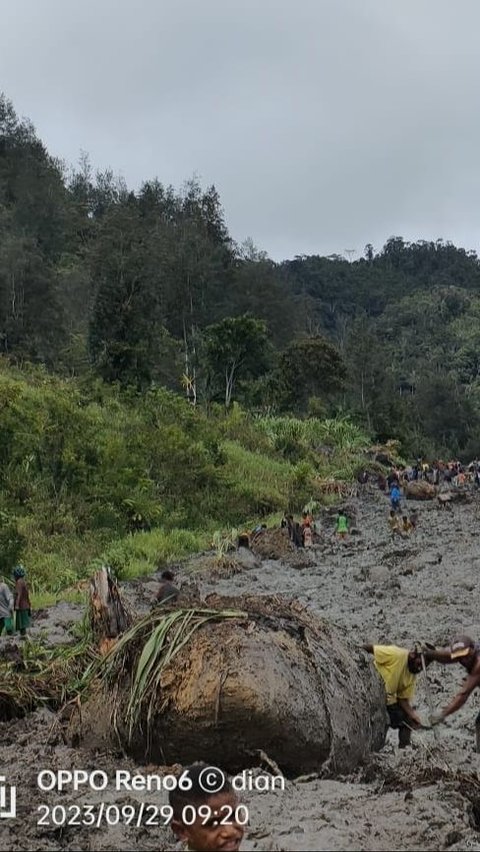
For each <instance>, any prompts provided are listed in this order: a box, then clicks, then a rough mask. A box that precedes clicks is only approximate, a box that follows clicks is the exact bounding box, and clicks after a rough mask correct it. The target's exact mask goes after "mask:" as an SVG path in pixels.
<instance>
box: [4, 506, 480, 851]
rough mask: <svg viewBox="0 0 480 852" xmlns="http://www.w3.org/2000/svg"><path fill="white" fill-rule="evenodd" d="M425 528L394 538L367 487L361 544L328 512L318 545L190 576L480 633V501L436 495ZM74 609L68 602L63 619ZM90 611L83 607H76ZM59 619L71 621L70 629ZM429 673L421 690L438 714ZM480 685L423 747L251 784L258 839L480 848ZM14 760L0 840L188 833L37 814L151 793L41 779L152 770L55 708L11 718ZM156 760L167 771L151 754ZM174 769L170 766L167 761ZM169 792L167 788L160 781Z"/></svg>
mask: <svg viewBox="0 0 480 852" xmlns="http://www.w3.org/2000/svg"><path fill="white" fill-rule="evenodd" d="M415 505H416V506H418V512H419V528H418V529H417V531H416V532H415V533H414V534H413V535H412V536H411V537H410V538H408V539H398V538H397V539H396V540H395V541H393V542H392V540H391V536H390V533H389V530H388V526H387V515H388V501H387V498H386V497H384V496H383V495H381V494H379V493H377V492H374V491H371V492H370V491H368V490H365V492H364V493H363V495H361V497H360V498H359V499H358V500H357V501H355V505H354V510H355V515H356V521H355V526H356V529H358V531H359V534H358V535H355V536H352V537H351V539H350V541H349V543H348V544H345V545H344V544H343V543H337V542H336V541H335V540H334V539H333V537H332V533H333V521H332V520H331V519H330V518H329V517H328V516H327V515H326V516H325V519H324V524H323V527H324V538H323V542H322V544H321V545H320V546H319V547H318V548H314V549H313V550H312V551H311V552H309V553H305V554H304V553H303V552H302V553H300V554H298V553H294V554H290V553H289V552H287V553H286V554H285V556H284V558H282V560H271V559H270V560H269V559H267V560H263V561H260V560H251V561H250V562H249V561H248V560H246V562H245V565H244V568H243V570H240V571H235V572H230V575H229V576H225V577H222V576H221V574H220V575H219V576H217V577H215V579H213V580H211V581H209V580H208V578H207V576H206V575H205V573H201V572H200V573H199V572H198V571H197V570H195V574H193V575H192V573H191V570H190V569H191V566H189V565H188V564H186V565H185V566H184V567H183V569H182V571H181V572H179V580H180V582H182V581H184V582H185V583H188V584H189V586H191V585H192V583H193V584H194V585H196V586H197V587H198V589H199V591H200V593H201V595H202V597H203V598H208V596H209V595H210V594H212V593H216V594H225V595H245V594H249V593H254V594H260V595H262V594H265V595H270V594H272V593H274V594H278V593H282V594H285V595H286V596H287V597H297V598H298V599H299V600H300V601H301V602H302V603H304V604H306V605H307V606H308V607H309V608H310V609H311V610H312V611H313V612H315V613H318V614H320V615H322V616H324V617H325V618H327V619H328V620H330V621H332V622H333V623H334V624H335V625H336V626H337V627H338V628H339V629H340V630H342V631H345V634H346V635H348V637H349V638H350V639H353V640H354V641H358V643H359V644H360V643H362V642H367V641H368V642H395V643H397V644H400V645H404V646H405V647H406V646H410V645H412V644H413V643H414V642H415V641H419V640H428V641H432V642H435V643H436V644H444V643H446V642H447V641H448V640H449V639H450V638H451V636H452V635H453V634H455V633H457V632H467V633H471V634H472V635H473V636H474V637H475V638H480V614H479V611H478V583H479V577H480V543H479V534H480V523H479V521H480V504H479V502H478V501H474V502H472V503H471V504H468V505H465V506H455V507H454V508H453V510H452V511H451V512H448V511H445V510H442V509H441V508H438V507H437V505H436V504H435V503H418V504H415ZM153 588H154V582H153V581H152V578H150V579H149V580H148V581H145V583H140V582H137V583H135V584H132V585H131V586H130V587H129V588H128V589H126V592H127V595H128V597H129V599H130V601H131V602H132V603H134V604H136V605H137V608H138V609H139V610H143V609H145V608H146V607H147V606H148V601H149V598H150V597H151V595H152V590H153ZM64 615H65V613H64V612H63V613H62V621H63V620H64ZM77 616H78V617H80V613H76V614H75V613H72V620H75V619H76V618H77ZM58 621H59V619H58V618H57V620H55V613H54V612H52V613H49V614H47V616H46V617H44V618H43V619H42V630H43V632H44V633H45V634H48V629H49V624H50V623H52V624H58ZM56 633H58V628H57V630H56ZM462 672H463V670H462V669H461V667H460V666H456V665H452V666H446V667H441V666H439V665H434V666H432V667H430V669H429V681H430V685H431V690H432V693H433V699H434V704H435V706H443V705H444V704H445V703H446V701H447V700H448V699H449V698H450V697H451V696H452V695H453V694H454V693H455V692H456V690H457V689H458V687H459V685H460V683H461V680H462ZM426 698H427V696H426V690H425V683H424V677H423V675H419V678H418V685H417V697H416V703H417V707H418V709H419V712H420V713H421V714H423V715H427V714H428V705H427V700H426ZM479 709H480V695H473V696H471V697H470V699H469V701H468V702H467V704H466V705H465V706H464V707H463V708H462V709H461V710H460V711H459V712H458V713H457V714H456V715H455V716H453V717H450V720H449V721H448V722H447V724H445V725H443V726H441V727H440V728H439V729H438V739H437V740H435V738H434V736H433V733H432V732H431V731H423V732H419V733H415V734H414V735H413V740H414V748H412V749H407V750H405V751H403V752H399V751H398V749H397V747H396V743H395V734H394V733H393V732H392V733H391V734H390V735H389V739H388V742H387V745H386V746H385V748H384V749H383V751H382V752H381V753H380V754H378V755H376V756H374V758H373V759H372V760H371V761H370V762H369V764H368V765H366V766H364V767H361V768H359V770H358V771H357V772H356V773H355V775H354V776H349V777H346V778H343V779H340V780H338V779H337V780H334V781H333V780H327V779H320V778H315V777H311V776H309V777H305V778H303V779H297V780H296V781H287V782H286V789H285V791H284V792H280V791H278V790H277V791H276V792H268V793H263V792H262V793H259V792H246V793H245V794H242V795H243V798H244V800H245V801H246V803H247V804H248V806H249V810H250V826H249V828H248V830H247V834H246V839H245V841H244V844H243V846H242V848H244V849H246V850H252V849H257V850H308V849H321V850H322V849H323V850H326V849H330V850H351V849H359V850H386V849H402V850H447V849H449V850H460V849H473V850H475V849H477V850H480V831H479V828H480V776H479V769H480V756H479V755H477V754H476V753H475V752H474V737H475V732H474V720H475V716H476V714H477V712H478V710H479ZM0 767H1V773H2V774H4V775H6V776H7V780H8V782H9V783H10V784H15V785H16V786H17V796H18V818H17V820H16V821H10V820H8V821H7V820H0V850H2V852H3V850H7V849H11V848H19V849H25V850H34V849H35V850H60V849H65V850H92V852H93V850H95V852H100V850H105V852H106V850H114V849H115V850H116V849H119V848H130V849H133V850H153V849H155V850H162V849H164V850H169V849H174V848H176V847H175V843H174V842H173V838H172V835H171V832H170V830H169V829H168V828H162V827H160V826H158V827H155V826H149V827H147V826H145V825H144V826H142V827H139V828H137V827H136V826H135V827H134V826H124V825H117V826H114V825H112V826H109V827H108V828H107V827H106V826H104V825H102V826H100V827H99V828H98V829H97V828H90V827H85V826H84V827H82V826H70V827H66V828H62V827H55V826H52V825H50V826H37V825H36V820H37V811H36V808H37V807H38V806H39V805H40V804H42V803H47V804H48V803H50V804H62V803H63V804H64V805H65V806H68V805H71V804H74V803H76V804H78V805H83V804H85V803H89V804H98V803H99V802H100V800H103V801H105V802H108V803H111V804H119V803H120V802H123V803H128V802H131V803H133V802H136V803H138V802H140V801H141V799H142V797H143V798H145V796H146V794H145V793H143V794H141V793H135V792H121V793H118V792H116V791H115V790H114V789H113V788H112V787H109V788H107V790H105V791H103V792H97V793H95V792H88V793H86V792H85V791H82V792H78V793H75V792H67V791H66V792H65V793H58V792H57V793H55V794H53V793H52V794H49V793H46V792H43V791H41V790H39V789H38V787H37V784H36V779H37V773H38V771H39V770H40V769H53V770H54V771H56V770H57V769H65V768H69V769H71V768H78V769H86V770H92V769H102V770H104V771H105V772H106V773H107V775H108V776H109V777H111V778H113V777H114V776H115V772H116V771H117V769H120V768H126V769H131V771H132V772H133V771H135V770H137V771H146V770H145V767H143V768H142V767H138V766H135V765H134V764H133V762H132V761H131V760H129V759H127V758H125V757H122V756H121V755H120V754H111V753H97V754H90V753H88V752H85V751H80V750H77V749H72V748H70V747H69V746H67V745H66V744H65V743H64V741H63V739H62V734H61V730H60V728H59V726H58V725H57V724H56V723H55V719H54V717H53V715H52V714H50V713H48V712H47V711H38V712H37V713H35V714H33V715H31V716H29V717H27V718H26V719H23V720H17V721H14V722H10V723H4V724H2V725H0ZM148 771H150V772H154V771H161V770H157V769H156V768H152V767H149V768H148ZM164 771H167V770H166V769H165V770H164ZM149 801H155V802H156V803H157V804H160V803H162V802H165V801H166V794H164V793H162V794H158V793H156V794H153V793H152V794H149Z"/></svg>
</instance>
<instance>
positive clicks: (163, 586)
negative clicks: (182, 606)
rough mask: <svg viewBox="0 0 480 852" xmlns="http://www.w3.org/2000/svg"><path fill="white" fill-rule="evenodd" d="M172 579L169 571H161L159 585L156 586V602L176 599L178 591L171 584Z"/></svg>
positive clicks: (170, 601) (171, 601)
mask: <svg viewBox="0 0 480 852" xmlns="http://www.w3.org/2000/svg"><path fill="white" fill-rule="evenodd" d="M174 579H175V577H174V576H173V574H172V572H171V571H162V574H161V577H160V585H159V587H158V590H157V594H156V595H155V599H156V601H157V603H167V602H169V603H173V601H176V600H177V598H178V596H179V594H180V592H179V590H178V589H177V587H176V586H174V585H173V581H174Z"/></svg>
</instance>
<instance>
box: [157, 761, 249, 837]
mask: <svg viewBox="0 0 480 852" xmlns="http://www.w3.org/2000/svg"><path fill="white" fill-rule="evenodd" d="M212 776H216V777H215V778H213V781H214V782H215V781H218V783H214V785H213V786H215V787H218V789H217V790H216V792H215V793H208V792H206V791H205V789H204V787H205V786H207V785H211V783H212ZM181 777H182V780H183V781H185V780H186V779H188V780H190V781H191V782H192V786H191V789H189V790H185V789H183V790H182V789H180V787H179V786H177V787H176V788H175V789H174V790H171V791H170V793H169V802H170V805H171V807H172V808H173V818H172V830H173V832H174V834H175V836H176V837H177V838H178V839H179V840H181V841H183V842H184V843H185V842H186V843H187V844H188V845H187V849H191V850H196V852H220V850H225V852H237V850H239V849H240V845H241V842H242V839H243V834H244V826H243V825H240V824H239V823H238V822H237V821H236V813H237V807H238V798H237V796H236V794H235V792H234V790H233V788H232V785H231V784H230V781H229V780H228V779H227V778H226V776H225V775H224V774H223V772H221V771H220V770H219V769H215V768H213V767H209V766H207V765H206V764H205V763H194V764H193V765H192V766H187V767H186V768H185V769H184V771H183V772H182V776H181ZM202 784H203V786H202ZM184 786H185V785H184ZM202 805H203V809H202V811H200V808H201V806H202ZM188 806H189V807H188ZM187 807H188V812H187V813H188V819H186V818H185V816H186V815H187V814H186V808H187ZM192 809H193V810H192ZM192 814H196V819H195V820H194V821H193V824H192V825H190V824H189V823H190V822H191V819H192Z"/></svg>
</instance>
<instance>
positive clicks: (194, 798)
mask: <svg viewBox="0 0 480 852" xmlns="http://www.w3.org/2000/svg"><path fill="white" fill-rule="evenodd" d="M205 770H207V772H205ZM203 773H204V775H202V774H203ZM212 775H215V780H214V783H213V784H212V786H213V787H215V790H214V792H212V793H208V792H207V791H206V790H205V789H204V786H208V783H209V779H210V778H211V776H212ZM180 777H181V778H182V781H185V780H186V779H188V780H189V781H191V785H192V786H191V787H190V789H189V790H181V789H180V787H179V786H177V787H176V788H175V789H174V790H170V792H169V794H168V801H169V803H170V805H171V806H172V808H173V816H174V817H175V818H176V819H180V820H181V819H182V811H183V809H184V807H185V805H195V806H198V805H202V804H204V803H205V802H208V801H209V799H211V797H212V796H216V795H218V793H231V792H232V785H231V784H230V781H229V780H228V778H227V776H226V775H225V773H224V772H222V770H221V769H217V768H216V767H214V766H208V764H206V763H193V764H192V765H191V766H186V767H185V769H184V770H183V772H182V773H181V776H180ZM202 778H203V785H204V786H202ZM210 783H212V782H211V780H210Z"/></svg>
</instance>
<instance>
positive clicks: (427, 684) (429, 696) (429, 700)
mask: <svg viewBox="0 0 480 852" xmlns="http://www.w3.org/2000/svg"><path fill="white" fill-rule="evenodd" d="M420 657H421V659H422V669H423V673H424V675H425V688H426V692H427V704H428V711H429V714H430V718H431V717H432V716H433V698H432V693H431V691H430V682H429V680H428V674H427V665H426V663H425V654H424V653H423V651H420ZM433 738H434V740H436V741H437V742H438V731H437V727H436V725H434V726H433Z"/></svg>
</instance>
